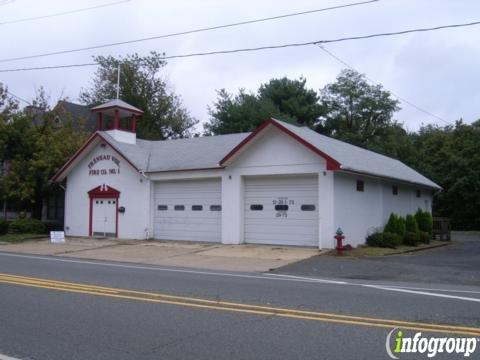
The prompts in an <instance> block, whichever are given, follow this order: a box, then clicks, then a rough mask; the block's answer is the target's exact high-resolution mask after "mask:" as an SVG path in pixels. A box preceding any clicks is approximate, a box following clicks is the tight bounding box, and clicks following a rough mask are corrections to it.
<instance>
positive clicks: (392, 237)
mask: <svg viewBox="0 0 480 360" xmlns="http://www.w3.org/2000/svg"><path fill="white" fill-rule="evenodd" d="M383 243H384V245H385V246H384V247H389V248H396V247H397V246H400V245H402V238H401V236H400V235H398V234H394V233H390V232H384V233H383Z"/></svg>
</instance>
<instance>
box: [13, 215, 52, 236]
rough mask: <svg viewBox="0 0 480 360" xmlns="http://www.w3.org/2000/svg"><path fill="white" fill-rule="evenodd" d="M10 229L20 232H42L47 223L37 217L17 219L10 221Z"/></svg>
mask: <svg viewBox="0 0 480 360" xmlns="http://www.w3.org/2000/svg"><path fill="white" fill-rule="evenodd" d="M10 230H11V231H12V232H15V233H20V234H27V233H28V234H42V233H44V232H45V224H44V223H42V222H41V221H40V220H37V219H16V220H13V221H12V222H11V223H10Z"/></svg>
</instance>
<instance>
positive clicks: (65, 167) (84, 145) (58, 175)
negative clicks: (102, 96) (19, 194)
mask: <svg viewBox="0 0 480 360" xmlns="http://www.w3.org/2000/svg"><path fill="white" fill-rule="evenodd" d="M96 138H100V139H102V140H103V141H105V142H106V143H107V144H108V145H110V147H111V148H112V149H113V150H114V151H115V152H116V153H117V154H118V155H120V156H121V157H122V158H124V159H125V161H126V162H127V163H129V164H130V165H131V166H132V167H133V168H134V169H135V170H137V171H140V170H139V169H138V168H137V167H136V166H135V165H134V164H133V163H132V162H131V161H130V160H129V159H128V158H127V157H126V156H125V155H123V153H122V152H121V151H120V150H118V149H117V148H116V147H115V146H114V145H112V144H111V143H110V142H109V141H108V140H107V139H106V138H105V137H104V136H102V135H101V134H100V133H99V132H95V133H93V134H92V135H91V136H90V137H89V138H88V139H87V141H85V143H84V144H83V145H82V146H81V147H80V149H78V150H77V151H76V152H75V154H73V156H72V157H71V158H70V159H68V160H67V162H66V163H65V164H63V166H62V167H61V168H60V169H59V170H58V171H57V172H56V173H55V175H53V177H52V178H51V180H50V181H51V182H56V181H57V179H58V178H59V177H60V175H62V173H63V172H64V171H65V170H66V169H67V168H68V167H69V166H70V164H71V163H72V162H74V161H75V159H76V158H78V157H79V156H80V154H81V153H82V152H83V151H84V150H85V149H86V148H87V147H88V145H90V144H91V143H92V142H93V140H95V139H96Z"/></svg>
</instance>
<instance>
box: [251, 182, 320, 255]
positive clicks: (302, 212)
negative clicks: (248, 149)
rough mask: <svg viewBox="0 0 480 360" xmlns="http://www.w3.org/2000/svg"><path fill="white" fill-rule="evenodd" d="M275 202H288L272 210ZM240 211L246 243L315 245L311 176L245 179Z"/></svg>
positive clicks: (315, 185)
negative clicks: (243, 214)
mask: <svg viewBox="0 0 480 360" xmlns="http://www.w3.org/2000/svg"><path fill="white" fill-rule="evenodd" d="M252 205H261V207H259V206H257V207H256V209H254V208H255V207H251V206H252ZM275 205H288V209H287V210H280V209H275ZM302 205H304V207H302ZM305 205H306V207H305ZM244 212H245V217H244V226H245V242H247V243H259V244H279V245H298V246H318V243H319V231H318V227H319V226H318V224H319V213H318V178H317V176H315V175H299V176H265V177H247V178H245V196H244Z"/></svg>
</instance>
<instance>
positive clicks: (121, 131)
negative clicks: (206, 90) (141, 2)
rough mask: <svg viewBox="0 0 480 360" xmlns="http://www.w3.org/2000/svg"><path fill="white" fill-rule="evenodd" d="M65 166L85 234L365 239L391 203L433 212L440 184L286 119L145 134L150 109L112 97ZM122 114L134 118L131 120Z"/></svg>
mask: <svg viewBox="0 0 480 360" xmlns="http://www.w3.org/2000/svg"><path fill="white" fill-rule="evenodd" d="M93 111H95V112H96V113H97V116H98V120H97V129H98V131H96V132H95V133H94V134H93V135H92V136H91V137H90V138H89V139H88V140H87V142H86V143H85V144H84V145H83V146H82V148H81V149H79V150H78V151H77V153H76V154H75V155H74V156H73V157H72V158H71V159H70V160H69V161H68V162H67V163H66V164H65V165H64V166H63V167H62V168H61V169H60V170H59V171H58V173H57V174H56V175H55V177H54V178H53V180H54V181H58V182H65V185H66V194H65V226H64V227H65V232H66V234H67V235H75V236H112V237H119V238H128V239H146V238H154V239H162V240H187V241H209V242H221V243H224V244H241V243H257V244H281V245H298V246H315V247H319V248H332V247H333V246H334V239H333V236H334V233H335V231H336V229H337V227H341V228H342V230H343V231H344V233H345V236H346V243H349V244H352V245H354V246H355V245H358V244H362V243H364V242H365V237H366V236H367V235H368V234H369V232H372V231H373V230H374V229H375V228H377V227H382V226H383V225H384V224H385V222H386V221H387V219H388V216H389V215H390V213H392V212H394V213H397V214H401V215H406V214H409V213H414V212H415V211H416V210H417V209H418V208H421V209H424V210H427V211H431V207H432V192H433V191H435V190H438V189H440V187H439V186H438V185H437V184H435V183H434V182H432V181H431V180H429V179H427V178H426V177H424V176H422V175H421V174H419V173H418V172H416V171H415V170H413V169H411V168H410V167H408V166H406V165H405V164H403V163H401V162H400V161H398V160H394V159H392V158H389V157H386V156H383V155H380V154H377V153H374V152H372V151H368V150H365V149H362V148H359V147H356V146H353V145H350V144H347V143H344V142H342V141H338V140H335V139H332V138H329V137H326V136H323V135H320V134H318V133H316V132H314V131H312V130H310V129H309V128H307V127H298V126H294V125H291V124H288V123H285V122H282V121H279V120H276V119H270V120H267V121H265V122H264V123H263V124H262V125H261V126H260V127H259V128H258V129H256V130H255V131H254V132H252V133H241V134H231V135H219V136H211V137H200V138H192V139H178V140H164V141H147V140H141V139H137V138H136V133H135V129H136V121H137V117H139V116H141V114H142V111H141V110H139V109H136V108H135V107H133V106H131V105H128V104H126V103H124V102H123V101H121V100H113V101H111V102H109V103H107V104H104V105H101V106H97V107H96V108H94V109H93ZM124 118H130V119H129V121H128V128H127V127H126V126H127V125H125V124H127V122H125V121H124V120H123V119H124Z"/></svg>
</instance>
